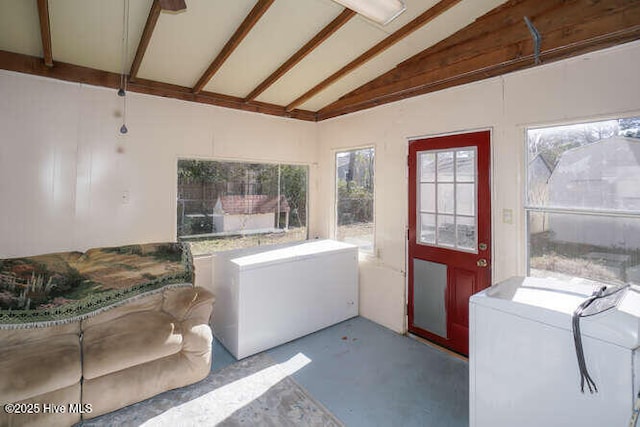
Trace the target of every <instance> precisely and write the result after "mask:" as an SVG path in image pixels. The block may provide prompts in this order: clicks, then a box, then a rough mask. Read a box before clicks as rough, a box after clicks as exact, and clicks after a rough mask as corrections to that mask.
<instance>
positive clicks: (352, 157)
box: [336, 147, 375, 253]
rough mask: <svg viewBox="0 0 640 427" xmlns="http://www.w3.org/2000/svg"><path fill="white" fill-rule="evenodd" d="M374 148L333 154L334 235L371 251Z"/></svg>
mask: <svg viewBox="0 0 640 427" xmlns="http://www.w3.org/2000/svg"><path fill="white" fill-rule="evenodd" d="M374 163H375V156H374V149H373V148H372V147H370V148H362V149H359V150H351V151H342V152H339V153H337V154H336V222H337V224H336V239H338V240H341V241H343V242H348V243H352V244H354V245H357V246H358V247H360V249H361V250H363V251H366V252H371V253H373V236H374V235H373V224H374V223H373V182H374Z"/></svg>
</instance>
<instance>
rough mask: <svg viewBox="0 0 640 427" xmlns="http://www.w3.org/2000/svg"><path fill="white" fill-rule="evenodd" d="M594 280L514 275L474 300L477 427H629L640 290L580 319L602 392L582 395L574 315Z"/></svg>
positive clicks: (638, 379)
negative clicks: (573, 329) (601, 310)
mask: <svg viewBox="0 0 640 427" xmlns="http://www.w3.org/2000/svg"><path fill="white" fill-rule="evenodd" d="M593 290H594V286H593V282H590V283H589V282H587V281H579V280H576V281H571V282H561V281H558V280H554V279H538V278H522V277H514V278H511V279H508V280H506V281H504V282H502V283H500V284H498V285H495V286H493V287H491V288H489V289H486V290H484V291H482V292H480V293H478V294H476V295H473V296H472V297H471V300H470V307H469V315H470V330H469V370H470V372H469V374H470V384H469V386H470V389H469V393H470V396H469V397H470V408H469V409H470V414H469V415H470V426H471V427H513V426H518V427H556V426H557V427H566V426H580V427H585V426H587V427H589V426H593V427H604V426H606V427H617V426H619V427H627V426H628V425H629V420H630V418H631V414H632V410H633V404H634V401H635V396H636V394H637V393H638V387H639V386H640V349H639V346H640V341H639V335H640V289H639V288H630V289H629V290H626V291H623V292H626V294H625V295H624V296H623V297H622V298H623V299H622V300H621V301H620V303H619V304H618V305H617V307H616V308H612V309H610V310H608V311H605V312H603V313H600V314H597V315H594V316H592V317H584V318H582V319H581V320H580V327H581V331H582V343H583V348H584V356H585V359H586V366H587V368H588V370H589V373H590V376H591V377H592V378H593V379H594V381H595V383H596V386H597V388H598V392H597V393H594V394H591V393H589V391H588V389H587V388H586V387H585V392H584V393H582V392H581V390H580V371H579V368H578V361H577V357H576V350H575V346H574V341H573V333H572V326H571V325H572V324H571V317H572V313H573V311H574V310H575V309H576V308H577V307H578V306H579V305H580V304H581V303H582V302H583V301H584V300H585V299H586V297H588V296H589V295H591V293H592V292H593Z"/></svg>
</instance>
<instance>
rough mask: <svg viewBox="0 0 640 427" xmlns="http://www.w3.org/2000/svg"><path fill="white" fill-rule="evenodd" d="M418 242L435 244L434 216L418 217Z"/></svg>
mask: <svg viewBox="0 0 640 427" xmlns="http://www.w3.org/2000/svg"><path fill="white" fill-rule="evenodd" d="M420 241H421V242H422V243H431V244H434V243H436V216H435V215H434V214H422V215H420Z"/></svg>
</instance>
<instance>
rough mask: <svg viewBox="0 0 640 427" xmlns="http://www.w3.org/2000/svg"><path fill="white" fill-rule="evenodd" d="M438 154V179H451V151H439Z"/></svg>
mask: <svg viewBox="0 0 640 427" xmlns="http://www.w3.org/2000/svg"><path fill="white" fill-rule="evenodd" d="M437 156H438V176H437V178H438V181H439V182H451V181H453V151H441V152H439V153H438V154H437Z"/></svg>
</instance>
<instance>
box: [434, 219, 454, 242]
mask: <svg viewBox="0 0 640 427" xmlns="http://www.w3.org/2000/svg"><path fill="white" fill-rule="evenodd" d="M437 221H438V245H440V246H455V244H456V230H455V223H454V217H453V215H438V219H437Z"/></svg>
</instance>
